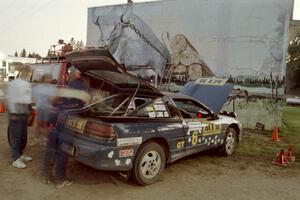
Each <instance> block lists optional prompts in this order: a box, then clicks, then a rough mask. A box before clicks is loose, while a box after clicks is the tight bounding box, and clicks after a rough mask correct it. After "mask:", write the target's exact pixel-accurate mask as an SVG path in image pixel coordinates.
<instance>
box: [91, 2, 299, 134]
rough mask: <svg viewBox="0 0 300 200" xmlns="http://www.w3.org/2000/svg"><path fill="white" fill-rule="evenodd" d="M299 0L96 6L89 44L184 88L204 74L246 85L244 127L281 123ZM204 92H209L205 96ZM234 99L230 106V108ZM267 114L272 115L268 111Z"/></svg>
mask: <svg viewBox="0 0 300 200" xmlns="http://www.w3.org/2000/svg"><path fill="white" fill-rule="evenodd" d="M292 7H293V1H292V0H287V1H282V0H252V1H240V0H228V1H219V0H210V1H206V0H185V1H180V0H172V1H170V0H166V1H157V2H145V3H128V4H123V5H114V6H104V7H93V8H89V10H88V25H87V46H106V47H107V48H108V49H109V50H110V52H111V53H112V55H113V56H114V57H115V58H116V59H117V60H118V61H119V62H120V63H122V64H124V65H125V66H126V68H127V69H128V70H129V71H131V72H132V73H134V74H139V75H141V76H146V77H147V76H152V75H153V74H156V75H157V76H159V77H163V78H164V82H165V83H166V82H168V81H170V82H171V83H168V87H164V89H167V90H171V91H172V90H173V91H176V90H180V87H181V86H182V85H183V84H184V83H186V82H188V81H194V80H196V79H197V78H201V77H219V78H228V79H230V81H232V82H234V83H235V87H234V88H235V90H237V91H245V92H244V93H243V94H247V95H239V98H237V99H236V101H235V108H236V110H235V111H236V112H237V114H238V116H239V117H240V118H241V121H242V122H244V125H245V127H249V128H254V127H255V126H256V124H257V123H259V124H264V125H265V127H266V128H267V129H271V128H272V127H273V126H275V125H280V123H281V107H282V106H281V104H282V101H281V99H282V96H283V94H284V85H283V83H284V78H285V69H286V62H285V60H286V52H287V46H288V28H289V21H290V17H291V13H292ZM203 95H205V94H203ZM231 103H232V102H228V103H227V104H226V105H225V107H226V106H227V108H228V109H231V108H232V105H231ZM266 116H269V117H266Z"/></svg>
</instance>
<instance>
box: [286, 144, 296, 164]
mask: <svg viewBox="0 0 300 200" xmlns="http://www.w3.org/2000/svg"><path fill="white" fill-rule="evenodd" d="M286 158H287V160H288V161H292V162H295V161H296V154H295V150H294V147H293V145H292V144H290V145H289V150H288V152H287V155H286Z"/></svg>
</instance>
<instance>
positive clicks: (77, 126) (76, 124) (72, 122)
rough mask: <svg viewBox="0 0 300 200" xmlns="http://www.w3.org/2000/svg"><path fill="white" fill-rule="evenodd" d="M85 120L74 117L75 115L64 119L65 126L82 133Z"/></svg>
mask: <svg viewBox="0 0 300 200" xmlns="http://www.w3.org/2000/svg"><path fill="white" fill-rule="evenodd" d="M86 122H87V120H86V119H81V118H76V117H68V118H67V121H66V125H65V127H66V128H69V129H71V130H73V131H76V132H79V133H83V131H84V128H85V125H86Z"/></svg>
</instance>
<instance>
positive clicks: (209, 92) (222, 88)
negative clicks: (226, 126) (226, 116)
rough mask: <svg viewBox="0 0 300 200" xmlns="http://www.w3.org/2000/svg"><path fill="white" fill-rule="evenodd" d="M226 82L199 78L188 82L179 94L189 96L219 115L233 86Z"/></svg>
mask: <svg viewBox="0 0 300 200" xmlns="http://www.w3.org/2000/svg"><path fill="white" fill-rule="evenodd" d="M226 82H227V79H219V78H200V79H198V80H196V81H191V82H188V83H187V84H186V85H185V86H184V87H183V89H182V90H181V91H180V92H179V93H181V94H185V95H188V96H191V97H193V98H194V99H196V100H198V101H200V102H202V103H204V104H205V105H206V106H208V107H209V108H210V109H212V110H213V111H214V112H215V113H219V112H220V110H221V109H222V107H223V105H224V103H225V102H226V101H227V99H228V96H229V94H230V92H231V90H232V88H233V86H234V84H232V83H226Z"/></svg>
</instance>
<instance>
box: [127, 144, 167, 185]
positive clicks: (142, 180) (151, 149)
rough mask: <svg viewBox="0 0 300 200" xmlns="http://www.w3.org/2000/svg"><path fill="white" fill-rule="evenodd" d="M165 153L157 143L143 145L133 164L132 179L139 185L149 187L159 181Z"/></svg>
mask: <svg viewBox="0 0 300 200" xmlns="http://www.w3.org/2000/svg"><path fill="white" fill-rule="evenodd" d="M165 161H166V158H165V151H164V149H163V147H162V146H160V145H159V144H157V143H153V142H151V143H145V144H143V145H142V146H141V147H140V149H139V151H138V152H137V155H136V157H135V160H134V162H133V168H132V178H133V180H134V181H135V182H136V183H138V184H140V185H150V184H153V183H155V182H156V181H158V180H159V178H160V175H161V173H162V172H163V170H164V168H165Z"/></svg>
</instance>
